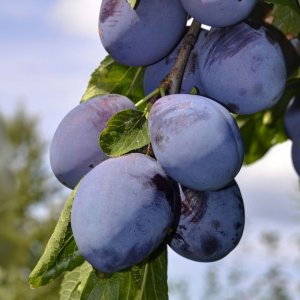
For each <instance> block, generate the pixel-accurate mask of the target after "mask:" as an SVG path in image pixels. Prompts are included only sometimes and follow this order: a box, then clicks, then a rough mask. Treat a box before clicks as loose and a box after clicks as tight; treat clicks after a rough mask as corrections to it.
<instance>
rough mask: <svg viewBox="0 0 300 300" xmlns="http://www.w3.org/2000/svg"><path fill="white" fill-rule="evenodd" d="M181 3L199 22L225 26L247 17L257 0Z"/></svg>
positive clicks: (201, 0)
mask: <svg viewBox="0 0 300 300" xmlns="http://www.w3.org/2000/svg"><path fill="white" fill-rule="evenodd" d="M181 3H182V6H183V7H184V9H185V10H186V11H187V12H188V13H189V14H190V15H191V16H192V17H193V18H194V19H196V20H197V21H198V22H200V23H203V24H206V25H209V26H213V27H225V26H229V25H233V24H235V23H238V22H240V21H242V20H243V19H245V18H246V17H247V16H248V15H249V14H250V13H251V11H252V10H253V8H254V6H255V4H256V0H226V1H224V0H218V1H204V0H181Z"/></svg>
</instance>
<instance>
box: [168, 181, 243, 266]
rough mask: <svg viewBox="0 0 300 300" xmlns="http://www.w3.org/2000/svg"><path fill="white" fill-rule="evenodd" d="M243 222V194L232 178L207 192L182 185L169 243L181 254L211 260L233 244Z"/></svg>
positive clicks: (219, 256) (225, 251)
mask: <svg viewBox="0 0 300 300" xmlns="http://www.w3.org/2000/svg"><path fill="white" fill-rule="evenodd" d="M244 224H245V211H244V203H243V198H242V195H241V192H240V189H239V187H238V185H237V183H236V182H235V181H233V182H232V183H230V184H229V185H228V186H226V187H225V188H223V189H220V190H217V191H210V192H201V191H195V190H192V189H188V188H185V187H182V190H181V214H180V217H179V224H178V227H177V229H176V231H175V232H174V233H173V235H172V238H171V240H170V241H169V246H170V247H171V248H172V249H173V250H174V251H175V252H176V253H178V254H180V255H181V256H183V257H185V258H188V259H191V260H195V261H199V262H213V261H216V260H219V259H221V258H223V257H225V256H226V255H227V254H229V253H230V252H231V251H232V250H233V249H234V248H235V247H236V246H237V244H238V243H239V241H240V239H241V237H242V234H243V230H244Z"/></svg>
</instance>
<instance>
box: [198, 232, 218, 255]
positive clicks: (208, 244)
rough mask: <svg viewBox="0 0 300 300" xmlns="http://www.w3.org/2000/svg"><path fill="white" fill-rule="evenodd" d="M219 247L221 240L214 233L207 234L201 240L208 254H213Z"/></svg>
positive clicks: (203, 249) (203, 248) (202, 246)
mask: <svg viewBox="0 0 300 300" xmlns="http://www.w3.org/2000/svg"><path fill="white" fill-rule="evenodd" d="M219 247H220V243H219V240H218V239H217V238H216V237H214V236H213V235H205V236H204V237H203V238H202V240H201V248H202V251H203V252H204V254H205V255H206V256H211V255H213V254H214V253H215V252H216V251H217V250H218V249H219Z"/></svg>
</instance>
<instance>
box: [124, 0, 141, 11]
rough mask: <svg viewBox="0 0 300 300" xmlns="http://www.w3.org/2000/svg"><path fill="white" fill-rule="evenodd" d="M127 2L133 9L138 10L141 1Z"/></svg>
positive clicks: (130, 0)
mask: <svg viewBox="0 0 300 300" xmlns="http://www.w3.org/2000/svg"><path fill="white" fill-rule="evenodd" d="M127 2H128V3H129V4H130V6H131V7H132V9H136V8H137V6H138V4H139V2H140V0H127Z"/></svg>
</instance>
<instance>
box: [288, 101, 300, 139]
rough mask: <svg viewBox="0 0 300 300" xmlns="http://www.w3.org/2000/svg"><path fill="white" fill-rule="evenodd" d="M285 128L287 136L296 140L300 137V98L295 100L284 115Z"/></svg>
mask: <svg viewBox="0 0 300 300" xmlns="http://www.w3.org/2000/svg"><path fill="white" fill-rule="evenodd" d="M284 127H285V131H286V134H287V136H288V137H289V138H290V139H291V140H294V139H296V138H297V137H300V98H299V97H295V98H293V99H292V100H291V101H290V103H289V105H288V107H287V110H286V112H285V115H284Z"/></svg>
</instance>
